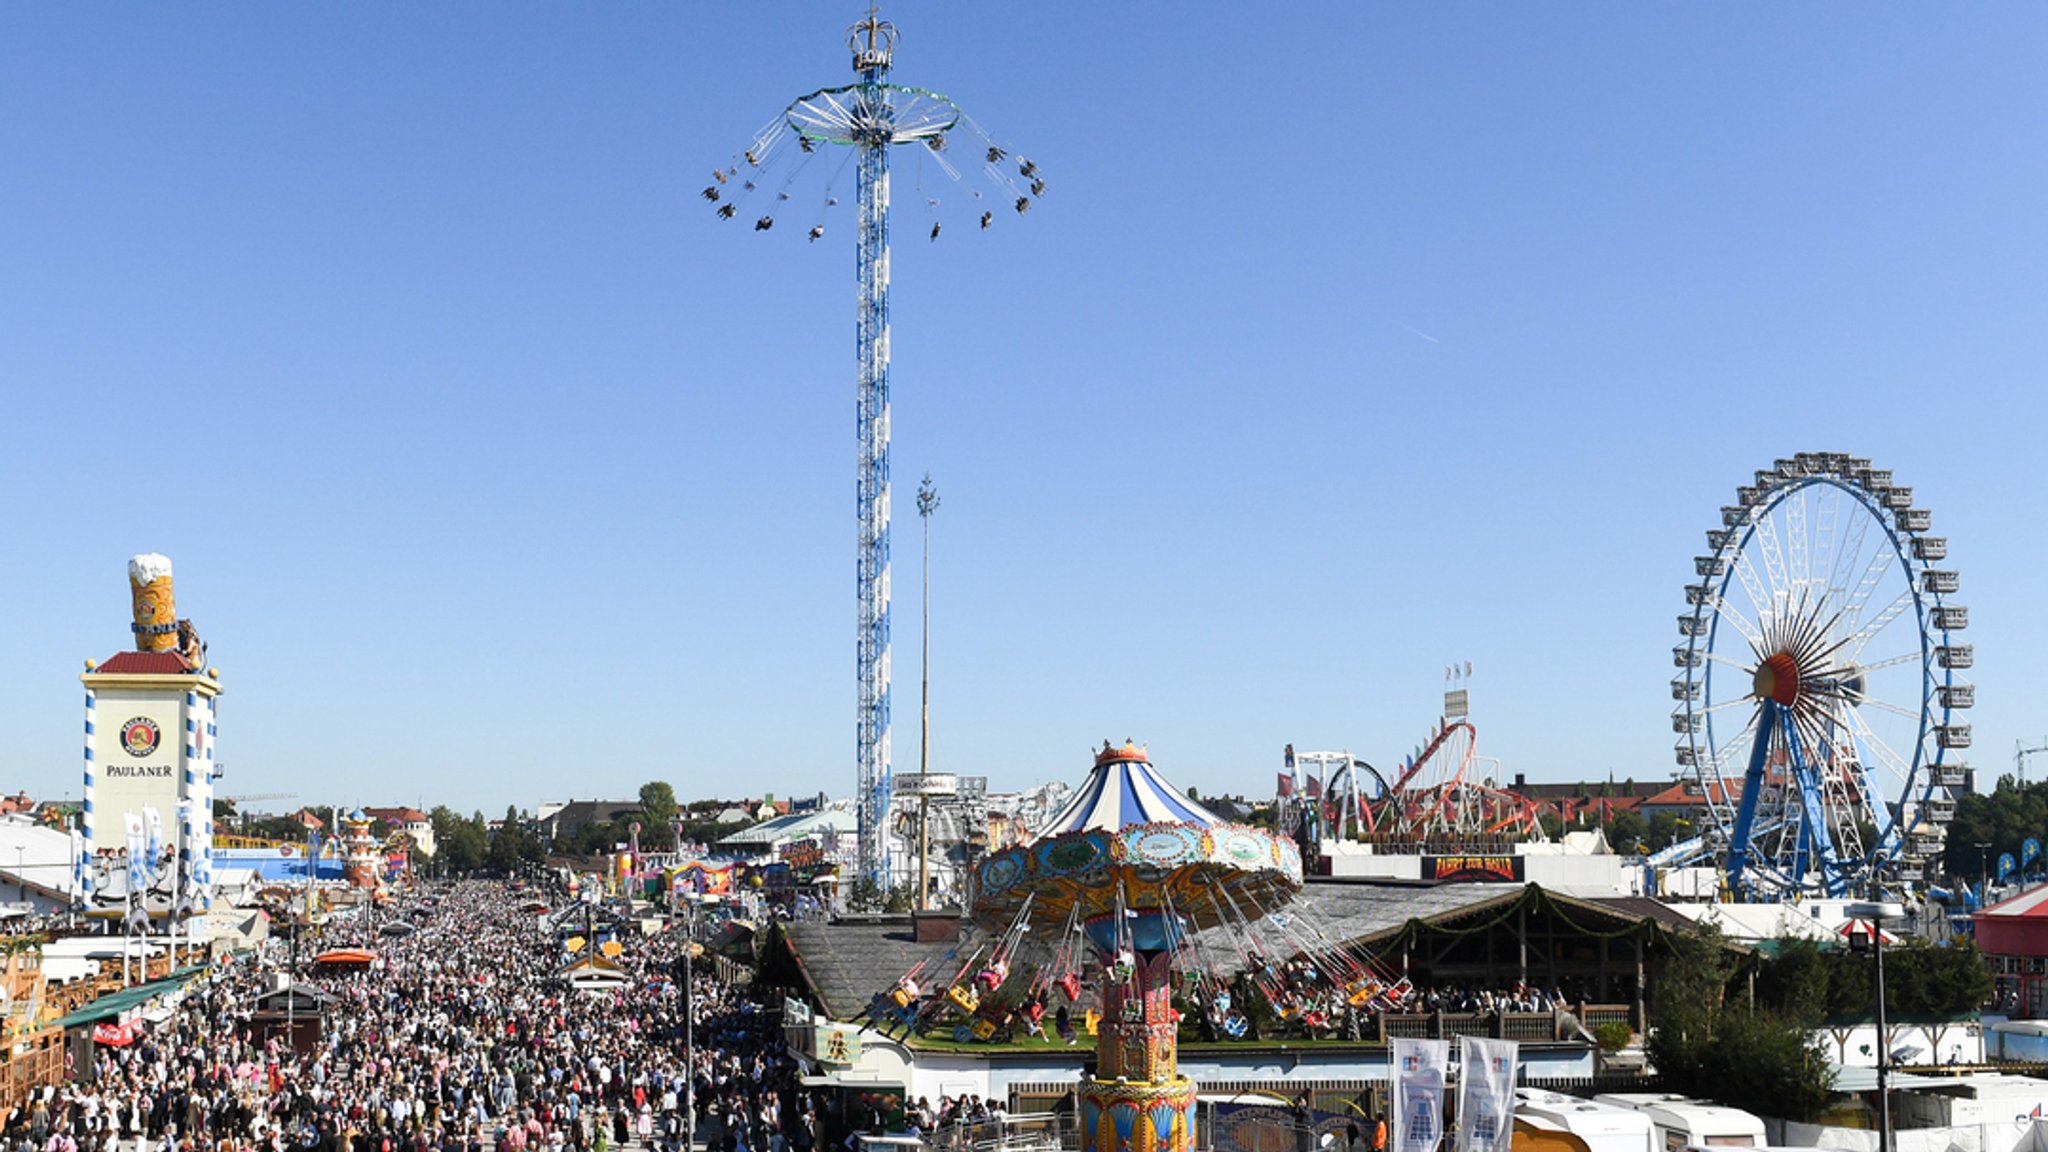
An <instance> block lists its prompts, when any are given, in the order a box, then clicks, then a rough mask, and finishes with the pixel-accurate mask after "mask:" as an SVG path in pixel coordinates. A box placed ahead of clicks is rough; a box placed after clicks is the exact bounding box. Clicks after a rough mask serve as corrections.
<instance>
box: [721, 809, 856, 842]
mask: <svg viewBox="0 0 2048 1152" xmlns="http://www.w3.org/2000/svg"><path fill="white" fill-rule="evenodd" d="M858 823H859V821H858V818H857V817H855V815H854V814H853V813H851V812H844V811H841V810H839V809H836V808H828V809H826V810H825V811H823V812H796V813H792V814H790V815H788V816H777V817H774V818H773V819H770V820H763V821H761V822H760V823H759V824H756V825H754V826H752V827H750V828H742V829H740V830H739V831H737V832H735V833H733V834H732V835H730V836H727V837H725V838H724V839H722V840H720V841H719V843H720V844H726V845H732V846H734V847H742V846H749V845H762V846H767V845H770V844H774V843H775V842H777V841H779V840H797V839H801V838H803V837H805V836H811V835H815V834H816V833H819V832H827V831H830V832H852V831H854V830H855V828H856V827H857V826H858Z"/></svg>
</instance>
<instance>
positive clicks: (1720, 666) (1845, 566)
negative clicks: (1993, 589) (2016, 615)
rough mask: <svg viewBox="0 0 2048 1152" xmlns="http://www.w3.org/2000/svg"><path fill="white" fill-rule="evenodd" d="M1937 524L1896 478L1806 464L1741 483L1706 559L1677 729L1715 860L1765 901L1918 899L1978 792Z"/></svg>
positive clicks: (1687, 641)
mask: <svg viewBox="0 0 2048 1152" xmlns="http://www.w3.org/2000/svg"><path fill="white" fill-rule="evenodd" d="M1931 529H1932V515H1931V514H1930V513H1929V512H1928V510H1927V509H1925V508H1923V507H1919V506H1916V504H1915V503H1914V496H1913V489H1912V488H1910V487H1907V486H1906V485H1903V484H1900V483H1898V482H1896V480H1895V479H1894V478H1893V475H1892V473H1891V471H1890V470H1888V469H1882V468H1877V467H1874V466H1873V465H1872V464H1871V462H1870V461H1869V460H1868V459H1866V458H1863V457H1860V456H1850V455H1847V454H1846V453H1840V452H1802V453H1799V454H1798V455H1796V456H1793V457H1791V458H1789V459H1784V460H1779V461H1777V462H1776V463H1775V464H1774V465H1773V466H1771V467H1770V468H1766V469H1761V470H1759V471H1757V473H1756V475H1755V478H1754V483H1751V484H1745V485H1743V486H1741V487H1739V488H1737V489H1736V493H1735V502H1734V503H1733V504H1730V505H1728V506H1727V507H1724V508H1722V509H1721V518H1720V523H1719V525H1717V526H1716V527H1714V528H1712V529H1710V530H1709V531H1708V532H1707V551H1706V553H1705V554H1703V555H1701V556H1699V557H1698V558H1697V559H1695V560H1694V561H1693V565H1694V571H1695V573H1696V579H1695V582H1694V583H1691V584H1688V585H1687V586H1686V589H1685V598H1686V604H1687V606H1688V607H1687V610H1686V611H1685V612H1684V613H1683V614H1682V615H1680V616H1679V617H1678V631H1679V634H1680V636H1681V637H1683V641H1682V642H1681V643H1680V644H1678V646H1677V647H1675V648H1673V649H1672V659H1673V662H1674V663H1675V664H1676V665H1677V668H1678V674H1677V676H1676V677H1674V678H1673V679H1672V681H1671V695H1672V698H1673V699H1674V700H1675V701H1677V704H1676V706H1675V708H1674V709H1673V711H1672V716H1671V726H1672V729H1673V730H1674V731H1675V732H1676V733H1677V734H1678V744H1677V757H1678V763H1679V765H1680V766H1681V768H1683V769H1685V770H1687V771H1689V772H1690V773H1691V774H1692V775H1693V776H1694V777H1695V778H1696V780H1697V782H1698V785H1699V787H1700V789H1701V790H1702V792H1703V793H1704V796H1705V802H1706V811H1707V812H1708V814H1709V818H1708V820H1707V822H1706V824H1705V826H1704V827H1703V828H1702V829H1701V832H1700V834H1699V835H1697V836H1694V837H1692V838H1690V839H1688V840H1685V841H1682V842H1680V843H1678V844H1675V845H1673V846H1672V847H1671V848H1669V849H1666V850H1665V851H1664V852H1662V853H1659V854H1658V855H1657V856H1655V857H1652V858H1651V861H1650V862H1651V864H1652V866H1653V867H1654V866H1660V865H1676V864H1681V863H1685V862H1688V861H1692V860H1708V859H1711V860H1713V861H1715V862H1716V863H1717V866H1718V867H1719V868H1720V870H1721V873H1722V882H1723V884H1724V885H1725V888H1726V890H1727V891H1728V893H1729V894H1731V895H1733V896H1736V897H1738V898H1744V899H1754V900H1779V899H1789V898H1796V897H1798V896H1800V895H1824V896H1868V897H1871V898H1876V897H1878V896H1879V895H1880V894H1881V893H1893V892H1904V891H1907V890H1910V889H1912V888H1914V887H1916V886H1917V885H1919V884H1920V883H1921V882H1922V881H1923V880H1924V879H1925V878H1926V866H1927V865H1928V864H1929V863H1931V862H1934V861H1935V860H1936V859H1937V858H1938V857H1939V855H1940V853H1941V851H1942V848H1943V845H1944V842H1945V841H1944V834H1945V829H1946V827H1947V824H1948V822H1949V821H1950V820H1951V819H1953V818H1954V816H1955V810H1956V801H1955V793H1956V792H1957V791H1960V790H1961V789H1963V788H1965V787H1967V786H1968V784H1969V782H1970V773H1969V769H1968V768H1967V767H1966V766H1965V765H1964V764H1962V763H1960V762H1959V760H1958V754H1959V753H1960V752H1961V751H1962V750H1963V749H1966V748H1968V747H1969V746H1970V725H1969V723H1968V721H1967V720H1966V719H1965V711H1964V710H1965V709H1968V708H1969V707H1970V706H1971V705H1972V704H1973V703H1974V702H1975V695H1976V689H1975V687H1974V686H1973V685H1972V684H1971V683H1970V682H1969V681H1968V680H1967V679H1965V678H1964V677H1963V675H1962V673H1963V672H1964V671H1965V670H1967V669H1968V668H1969V667H1970V665H1971V662H1972V650H1971V646H1970V645H1969V644H1967V643H1963V642H1961V641H1960V640H1959V638H1958V634H1959V633H1961V632H1962V631H1963V630H1964V629H1965V628H1966V627H1967V626H1968V625H1969V622H1970V618H1969V610H1968V609H1967V608H1965V607H1963V606H1962V605H1961V604H1959V603H1956V601H1955V594H1956V590H1957V585H1958V579H1959V577H1958V575H1957V572H1956V570H1955V568H1953V567H1951V566H1949V565H1948V564H1947V563H1946V561H1947V558H1948V541H1947V539H1946V538H1944V537H1941V536H1935V535H1932V534H1931Z"/></svg>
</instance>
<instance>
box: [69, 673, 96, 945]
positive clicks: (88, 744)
mask: <svg viewBox="0 0 2048 1152" xmlns="http://www.w3.org/2000/svg"><path fill="white" fill-rule="evenodd" d="M93 704H94V694H93V690H92V689H90V688H87V689H86V690H85V803H84V804H83V805H82V806H81V807H80V808H79V817H78V820H79V825H80V827H81V828H82V829H83V831H84V833H85V837H84V843H83V847H82V849H81V851H83V852H84V853H85V857H86V859H85V863H84V865H83V867H82V868H81V869H80V874H81V875H82V876H83V877H84V878H83V880H82V881H81V882H80V883H79V884H78V885H77V888H76V891H74V892H73V893H72V899H73V900H74V901H76V902H77V903H78V904H80V905H83V904H85V903H86V901H87V900H88V899H89V898H90V897H91V896H92V882H93V868H92V861H93V858H94V856H95V853H96V852H97V851H98V849H99V841H98V840H97V839H96V838H94V836H93V824H92V789H93V776H94V775H95V773H94V770H93V769H94V765H93V762H92V737H93Z"/></svg>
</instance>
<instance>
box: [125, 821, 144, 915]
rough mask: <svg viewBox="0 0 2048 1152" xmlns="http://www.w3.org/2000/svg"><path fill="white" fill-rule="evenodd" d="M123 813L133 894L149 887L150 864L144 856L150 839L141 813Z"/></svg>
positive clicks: (131, 892)
mask: <svg viewBox="0 0 2048 1152" xmlns="http://www.w3.org/2000/svg"><path fill="white" fill-rule="evenodd" d="M122 815H123V816H124V817H126V823H127V825H128V893H129V895H131V896H132V895H134V894H135V893H137V892H140V891H142V890H143V889H144V888H147V887H149V878H148V874H147V873H146V872H145V869H146V868H148V867H149V866H148V865H147V864H145V863H143V857H144V856H145V855H146V854H147V853H148V851H149V839H148V834H147V833H146V832H145V831H144V826H143V823H142V817H141V816H140V815H138V814H137V813H134V812H124V813H122Z"/></svg>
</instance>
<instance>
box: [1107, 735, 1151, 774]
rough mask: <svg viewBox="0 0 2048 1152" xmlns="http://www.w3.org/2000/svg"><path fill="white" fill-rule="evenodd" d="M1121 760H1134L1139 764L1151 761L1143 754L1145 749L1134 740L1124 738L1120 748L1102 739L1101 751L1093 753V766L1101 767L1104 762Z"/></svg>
mask: <svg viewBox="0 0 2048 1152" xmlns="http://www.w3.org/2000/svg"><path fill="white" fill-rule="evenodd" d="M1123 761H1135V762H1137V763H1139V764H1150V763H1151V762H1152V761H1151V760H1150V759H1148V758H1147V757H1146V756H1145V750H1144V749H1143V748H1141V747H1139V746H1138V743H1137V741H1135V740H1125V741H1124V746H1123V747H1121V748H1118V747H1117V746H1116V745H1114V744H1111V743H1110V742H1109V741H1107V740H1104V741H1103V742H1102V751H1100V752H1097V753H1096V754H1095V766H1096V767H1097V768H1100V767H1102V766H1103V765H1104V764H1116V763H1120V762H1123Z"/></svg>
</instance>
